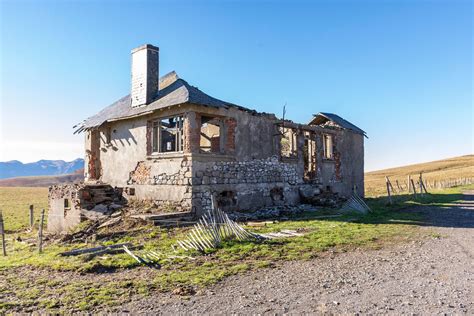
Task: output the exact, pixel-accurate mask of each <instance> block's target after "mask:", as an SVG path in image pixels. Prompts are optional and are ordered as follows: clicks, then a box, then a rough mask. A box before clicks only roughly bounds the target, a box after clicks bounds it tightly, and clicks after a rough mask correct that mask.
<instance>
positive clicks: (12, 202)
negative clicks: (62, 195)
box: [0, 187, 48, 232]
mask: <svg viewBox="0 0 474 316" xmlns="http://www.w3.org/2000/svg"><path fill="white" fill-rule="evenodd" d="M30 204H33V205H34V207H35V212H34V213H35V214H34V215H35V220H36V221H38V220H39V217H40V212H41V209H45V211H46V213H47V212H48V188H33V187H0V210H2V213H3V218H4V221H5V230H6V231H7V232H8V231H16V230H19V229H23V228H27V227H28V225H29V207H30Z"/></svg>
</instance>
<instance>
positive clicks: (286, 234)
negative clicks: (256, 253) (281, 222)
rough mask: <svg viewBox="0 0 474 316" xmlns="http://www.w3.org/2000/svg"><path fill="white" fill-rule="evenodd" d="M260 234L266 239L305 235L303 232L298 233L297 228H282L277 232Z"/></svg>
mask: <svg viewBox="0 0 474 316" xmlns="http://www.w3.org/2000/svg"><path fill="white" fill-rule="evenodd" d="M260 236H262V237H264V238H266V239H278V238H288V237H300V236H304V234H302V233H298V232H297V231H296V230H286V229H285V230H281V231H279V232H275V233H267V234H260Z"/></svg>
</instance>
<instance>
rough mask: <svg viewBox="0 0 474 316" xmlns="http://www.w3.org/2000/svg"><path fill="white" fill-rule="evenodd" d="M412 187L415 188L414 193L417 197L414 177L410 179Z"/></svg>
mask: <svg viewBox="0 0 474 316" xmlns="http://www.w3.org/2000/svg"><path fill="white" fill-rule="evenodd" d="M410 183H411V187H412V188H413V195H414V196H415V199H416V187H415V182H414V181H413V179H410Z"/></svg>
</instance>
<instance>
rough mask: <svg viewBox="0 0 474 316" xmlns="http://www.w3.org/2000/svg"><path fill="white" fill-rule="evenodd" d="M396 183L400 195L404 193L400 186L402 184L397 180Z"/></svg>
mask: <svg viewBox="0 0 474 316" xmlns="http://www.w3.org/2000/svg"><path fill="white" fill-rule="evenodd" d="M395 183H396V185H397V190H398V193H401V192H402V187H401V186H400V183H399V182H398V180H397V179H396V180H395Z"/></svg>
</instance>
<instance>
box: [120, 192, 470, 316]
mask: <svg viewBox="0 0 474 316" xmlns="http://www.w3.org/2000/svg"><path fill="white" fill-rule="evenodd" d="M417 211H420V210H419V209H417ZM423 212H424V213H425V214H426V215H427V217H426V218H427V220H426V223H425V226H426V228H425V229H430V230H432V231H433V234H432V237H431V238H428V239H425V240H423V241H417V242H413V243H410V244H404V245H398V246H394V247H391V248H386V249H382V250H374V251H367V250H365V251H355V252H348V253H343V254H336V255H333V256H324V257H322V258H317V259H314V260H311V261H295V262H287V263H283V264H281V265H280V266H278V267H277V268H275V269H267V270H260V271H257V272H249V273H247V274H244V275H239V276H234V277H230V278H228V279H226V280H225V281H223V282H221V283H219V284H217V285H215V286H212V287H209V288H207V289H206V290H204V291H203V292H202V293H198V294H196V295H193V296H191V297H189V298H182V297H179V296H175V295H172V294H167V295H164V294H162V295H159V296H152V297H149V298H146V299H140V300H138V301H132V302H131V303H129V304H127V305H125V306H122V307H121V308H120V309H119V310H117V311H121V312H131V313H140V312H141V313H143V312H145V313H150V312H153V313H156V312H158V313H164V314H176V313H180V314H182V313H192V314H216V313H220V314H222V313H223V314H230V313H239V314H283V313H292V314H293V313H298V314H300V313H311V314H314V313H321V314H323V313H328V314H333V313H335V314H357V313H362V314H381V313H383V314H425V315H429V314H468V315H473V314H474V191H473V192H468V193H466V194H465V199H464V200H463V201H462V202H460V203H458V204H453V205H450V206H449V207H445V208H430V209H424V210H423Z"/></svg>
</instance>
